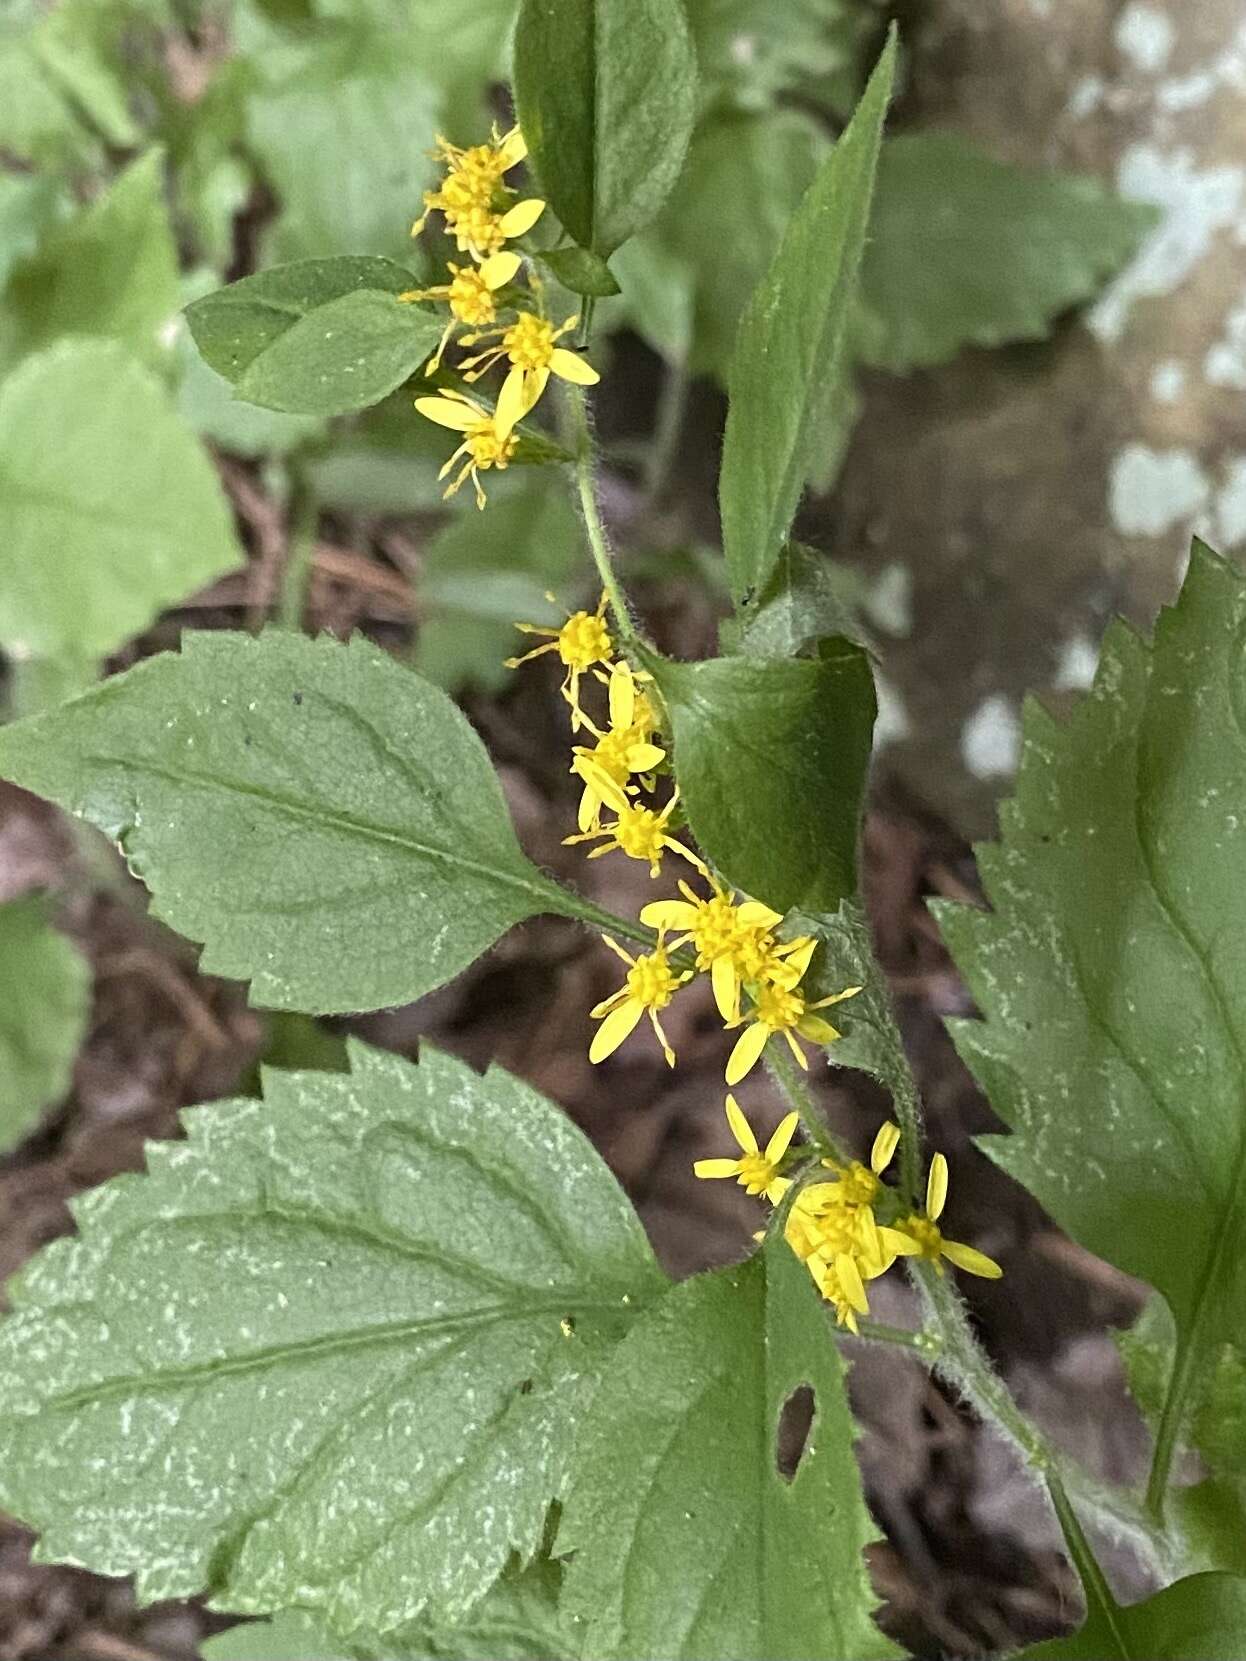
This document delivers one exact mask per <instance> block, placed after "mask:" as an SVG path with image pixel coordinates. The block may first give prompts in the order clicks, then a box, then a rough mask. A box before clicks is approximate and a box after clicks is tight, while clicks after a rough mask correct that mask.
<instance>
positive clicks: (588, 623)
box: [506, 594, 614, 729]
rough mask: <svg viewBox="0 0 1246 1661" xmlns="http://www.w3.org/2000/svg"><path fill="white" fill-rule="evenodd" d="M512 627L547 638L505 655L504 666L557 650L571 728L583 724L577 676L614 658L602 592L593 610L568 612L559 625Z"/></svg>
mask: <svg viewBox="0 0 1246 1661" xmlns="http://www.w3.org/2000/svg"><path fill="white" fill-rule="evenodd" d="M548 598H550V599H552V598H553V596H552V595H550V596H548ZM515 627H516V628H517V629H518V630H519V632H520V634H536V635H544V636H546V640H545V644H544V645H543V646H534V647H533V649H532V650H531V651H530V652H525V653H524V654H523V656H522V657H508V658H507V659H506V667H507V668H508V669H518V668H519V665H520V664H521V663H530V662H531V660H532V659H533V658H534V657H540V656H541V655H542V653H544V652H557V653H558V656H559V657H560V658H561V660H562V662H563V663H564V664H565V665H566V667H567V674H566V678H565V679H564V681H563V683H562V695H563V697H564V698H566V700H567V702H568V703H569V704H570V705H571V725H572V728H573V729H574V728H578V727H581V726H583V725H584V723H585V720H586V717H585V714H584V711H583V710H582V709H581V708H580V676H581V675H582V674H583V673H584V672H585V670H587V669H591V668H592V667H593V665H594V664H597V663H609V662H610V661H611V659H612V658H613V657H614V642H613V640H612V639H611V638H610V630H609V628H608V627H607V626H606V596H605V595H604V594H603V595H602V597H601V599H600V601H599V602H598V605H597V610H596V611H573V612H570V613H569V614H568V616H567V621H566V622H565V623H564V624H563V625H562V627H561V628H557V629H547V628H542V627H541V626H540V625H539V624H537V623H516V624H515Z"/></svg>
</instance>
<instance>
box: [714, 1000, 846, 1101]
mask: <svg viewBox="0 0 1246 1661" xmlns="http://www.w3.org/2000/svg"><path fill="white" fill-rule="evenodd" d="M860 990H861V988H860V987H859V986H849V987H845V989H844V990H843V991H842V992H833V993H832V994H831V995H830V996H829V997H826V998H819V999H818V1000H817V1002H816V1003H806V1001H805V999H804V997H803V996H802V995H801V993H799V992H797V991H796V990H795V988H793V987H789V986H782V985H778V984H775V983H770V984H765V983H763V984H762V985H760V986H758V988H757V1000H756V1002H755V1003H754V1005H753V1007H752V1009H750V1010H749V1011H748V1013H747V1015H744V1016H742V1017H740V1020H742V1021H743V1022H744V1023H745V1025H744V1030H743V1032H741V1034H740V1036H739V1037H738V1038H737V1039H736V1041H735V1048H734V1049H733V1050H732V1052H731V1054H730V1056H729V1057H728V1058H727V1083H728V1084H739V1082H740V1080H741V1079H743V1078H747V1076H748V1075H749V1073H751V1072H752V1070H753V1068H754V1067H755V1066H756V1065H757V1063H758V1062H759V1061H760V1060H761V1054H762V1051H763V1050H764V1049H765V1047H766V1045H767V1043H768V1042H769V1040H770V1039H771V1038H772V1037H774V1035H775V1034H776V1033H781V1034H782V1036H783V1037H784V1039H785V1040H786V1041H787V1045H788V1048H789V1049H790V1050H791V1052H792V1056H793V1059H794V1060H795V1061H796V1062H797V1063H798V1064H799V1065H800V1066H801V1067H803V1068H805V1069H806V1070H807V1069H808V1066H809V1062H808V1059H807V1058H806V1056H805V1052H804V1050H803V1049H801V1047H800V1045H799V1044H798V1043H797V1041H796V1034H797V1033H799V1034H800V1036H801V1037H802V1038H808V1039H809V1040H810V1041H811V1042H812V1043H815V1044H831V1043H833V1042H834V1041H835V1039H837V1038H838V1037H839V1032H838V1030H837V1029H836V1028H835V1027H833V1026H832V1025H831V1024H830V1022H829V1021H824V1020H822V1019H821V1017H820V1016H818V1015H816V1014H814V1011H815V1010H818V1009H826V1008H827V1007H828V1006H829V1005H831V1004H837V1003H842V1002H843V1001H844V999H845V998H855V997H856V995H857V993H858V992H859V991H860ZM732 1024H733V1025H738V1024H739V1021H736V1022H733V1023H732Z"/></svg>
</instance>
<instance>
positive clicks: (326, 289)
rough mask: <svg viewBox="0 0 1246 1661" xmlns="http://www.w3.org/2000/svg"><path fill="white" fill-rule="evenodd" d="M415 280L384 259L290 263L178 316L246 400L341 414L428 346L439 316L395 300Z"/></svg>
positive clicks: (378, 392)
mask: <svg viewBox="0 0 1246 1661" xmlns="http://www.w3.org/2000/svg"><path fill="white" fill-rule="evenodd" d="M414 286H416V278H414V277H413V276H412V275H411V273H410V272H409V271H406V270H404V269H403V267H402V266H400V265H395V264H394V262H393V261H392V260H386V259H377V258H366V257H365V258H358V259H355V258H338V259H327V260H296V261H295V262H294V263H293V264H291V265H279V266H277V267H275V268H274V269H273V270H271V271H262V272H260V273H259V275H258V276H255V277H243V278H242V280H241V281H240V282H236V283H231V284H230V285H229V287H228V288H222V289H219V290H217V292H216V293H215V294H206V295H204V297H203V299H201V300H195V301H194V302H193V303H192V304H191V305H189V306H187V308H186V321H187V322H188V324H189V325H190V332H191V334H192V335H193V336H194V339H195V344H196V345H197V346H198V348H199V350H200V351H201V352H202V353H203V356H204V359H205V360H206V362H207V363H208V364H210V366H211V367H212V368H213V369H215V370H216V372H217V374H218V375H223V376H224V377H225V379H226V380H227V381H230V382H232V384H233V386H234V388H235V390H236V392H237V394H238V396H239V397H240V398H244V399H246V401H247V402H248V403H251V404H260V405H262V406H264V407H265V408H267V409H276V410H283V411H286V412H288V413H291V414H296V415H318V416H329V415H345V414H349V413H350V412H352V411H354V410H360V409H364V408H366V407H367V406H368V405H369V404H376V403H379V402H380V400H381V399H382V398H384V397H386V396H388V394H389V393H391V392H393V391H394V390H395V388H396V387H399V386H401V385H402V383H403V382H404V381H405V380H406V379H407V377H408V376H409V375H411V374H413V373H414V371H415V370H416V369H418V368H419V366H420V364H422V363H423V362H424V360H425V359H426V358H427V357H428V355H429V353H430V352H431V351H432V350H433V348H434V346H435V345H436V344H437V339H438V336H439V335H440V334H441V328H442V325H441V321H440V319H439V318H438V317H436V316H435V315H434V314H433V313H432V312H430V311H426V310H424V309H423V308H422V307H420V306H416V305H411V304H410V303H406V304H404V303H401V302H400V301H399V300H398V299H397V296H398V295H399V294H402V293H405V292H407V291H408V290H409V289H411V288H412V287H414Z"/></svg>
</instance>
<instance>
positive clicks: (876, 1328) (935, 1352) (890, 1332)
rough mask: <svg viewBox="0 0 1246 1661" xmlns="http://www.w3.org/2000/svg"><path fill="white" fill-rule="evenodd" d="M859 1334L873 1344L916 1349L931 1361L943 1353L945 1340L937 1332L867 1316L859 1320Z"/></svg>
mask: <svg viewBox="0 0 1246 1661" xmlns="http://www.w3.org/2000/svg"><path fill="white" fill-rule="evenodd" d="M857 1336H858V1337H859V1338H865V1339H867V1340H868V1341H869V1342H870V1343H871V1344H894V1345H896V1346H897V1347H898V1348H900V1349H905V1350H916V1351H917V1353H918V1354H919V1355H923V1356H925V1358H926V1360H927V1362H930V1363H933V1362H934V1360H935V1359H936V1357H938V1356H939V1355H941V1354H942V1353H943V1340H942V1339H941V1338H940V1337H939V1335H938V1334H937V1333H935V1332H925V1331H923V1330H920V1329H919V1330H917V1331H914V1330H913V1329H912V1328H910V1327H903V1326H888V1325H887V1323H886V1322H885V1321H871V1320H868V1319H866V1317H865V1316H862V1317H861V1319H860V1320H859V1321H858V1322H857Z"/></svg>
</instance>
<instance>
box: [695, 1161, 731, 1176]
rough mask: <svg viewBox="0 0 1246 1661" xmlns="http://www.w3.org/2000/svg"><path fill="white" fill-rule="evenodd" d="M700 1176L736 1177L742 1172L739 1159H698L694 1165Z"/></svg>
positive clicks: (696, 1173)
mask: <svg viewBox="0 0 1246 1661" xmlns="http://www.w3.org/2000/svg"><path fill="white" fill-rule="evenodd" d="M692 1171H693V1175H694V1176H698V1177H734V1176H739V1174H740V1161H739V1160H738V1159H698V1160H697V1161H696V1162H695V1164H694V1165H693V1167H692Z"/></svg>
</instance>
